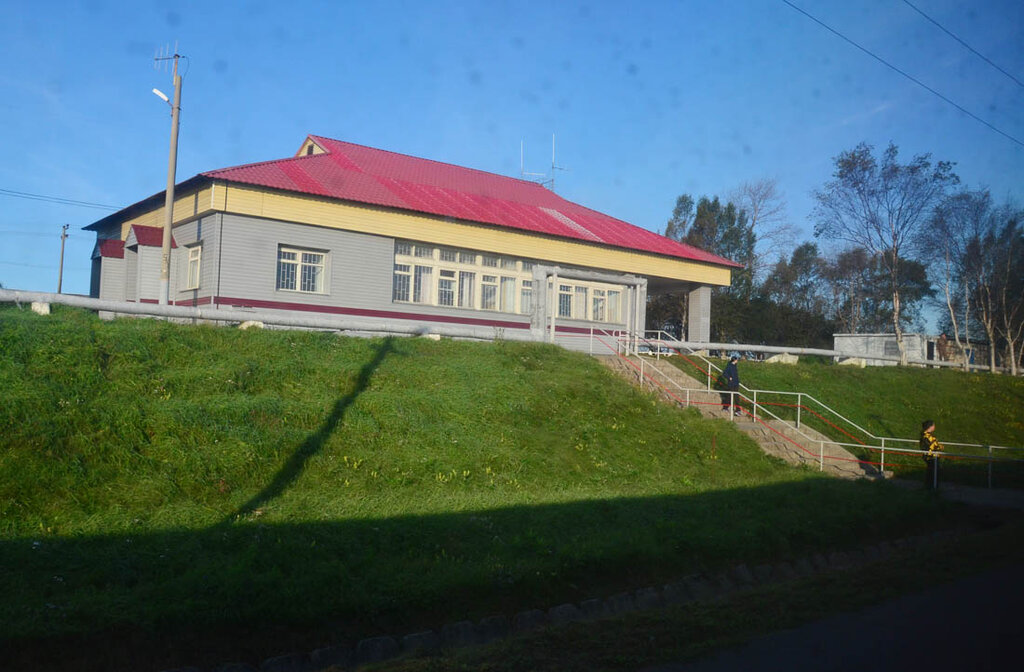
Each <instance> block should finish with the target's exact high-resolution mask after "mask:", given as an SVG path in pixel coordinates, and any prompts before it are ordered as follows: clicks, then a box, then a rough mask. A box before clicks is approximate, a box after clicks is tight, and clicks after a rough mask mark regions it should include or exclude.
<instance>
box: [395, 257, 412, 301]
mask: <svg viewBox="0 0 1024 672" xmlns="http://www.w3.org/2000/svg"><path fill="white" fill-rule="evenodd" d="M411 287H412V268H411V267H410V266H409V264H395V278H394V282H393V283H392V285H391V300H392V301H403V302H405V301H408V300H409V292H410V291H411Z"/></svg>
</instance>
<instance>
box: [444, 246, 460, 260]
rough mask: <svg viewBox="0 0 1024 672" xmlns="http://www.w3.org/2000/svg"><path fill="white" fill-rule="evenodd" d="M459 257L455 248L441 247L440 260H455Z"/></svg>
mask: <svg viewBox="0 0 1024 672" xmlns="http://www.w3.org/2000/svg"><path fill="white" fill-rule="evenodd" d="M458 258H459V253H458V252H456V251H455V250H449V249H448V248H444V247H442V248H441V261H456V260H457V259H458Z"/></svg>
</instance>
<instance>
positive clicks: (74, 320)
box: [0, 308, 947, 669]
mask: <svg viewBox="0 0 1024 672" xmlns="http://www.w3.org/2000/svg"><path fill="white" fill-rule="evenodd" d="M0 387H2V389H3V390H4V396H3V401H2V404H0V437H2V444H0V473H2V474H3V479H2V480H0V568H4V569H3V571H0V594H2V595H3V596H4V599H3V600H2V601H0V633H4V634H3V635H2V636H0V641H5V642H6V643H7V644H8V645H9V646H11V647H13V648H12V650H18V651H23V652H27V653H24V656H28V657H32V656H36V657H38V656H44V655H46V654H47V652H50V651H55V650H60V648H61V647H64V646H73V647H81V648H82V649H83V651H85V650H86V649H87V650H88V651H90V652H92V653H90V655H94V656H99V657H100V658H102V660H101V662H97V663H96V666H95V667H96V669H120V668H124V669H132V665H131V663H132V662H133V661H135V660H137V657H138V656H140V655H143V654H144V655H146V656H149V657H151V658H152V659H153V660H154V661H156V660H159V661H160V664H161V665H163V666H164V667H174V666H176V665H184V664H203V663H204V662H210V663H215V662H222V661H223V660H227V659H232V658H234V659H239V658H242V659H256V658H258V657H259V656H260V655H264V656H266V655H271V654H274V653H278V652H280V651H281V650H285V648H286V647H288V646H295V647H296V648H304V649H307V650H308V649H311V648H314V647H315V646H317V645H323V644H325V643H329V642H331V641H337V640H339V639H342V640H345V639H347V638H351V637H357V636H368V635H373V634H375V633H378V632H381V631H384V632H411V631H414V630H415V629H416V628H417V627H421V626H423V625H424V624H427V623H429V624H436V622H437V620H442V621H444V620H457V619H460V618H473V617H480V616H482V615H486V614H489V613H495V612H505V613H507V612H511V611H514V610H515V609H520V608H528V607H532V606H543V605H551V604H557V603H559V602H561V601H567V600H572V599H579V598H580V597H581V596H582V597H586V596H593V595H595V594H610V593H611V592H614V591H616V590H621V589H624V588H628V587H630V586H634V587H636V586H643V585H651V584H652V583H656V582H658V581H662V580H666V579H668V578H671V577H678V576H682V575H685V574H687V573H688V572H692V571H696V570H700V569H702V568H707V567H715V566H720V565H722V564H725V563H731V562H750V563H756V562H760V561H765V560H769V559H773V558H780V557H790V556H791V555H792V554H794V553H804V552H809V551H813V550H814V549H822V548H835V547H844V546H850V545H855V544H857V543H860V542H863V541H866V540H870V539H879V538H886V537H892V536H896V535H900V534H905V533H907V532H909V531H915V530H920V529H921V528H922V527H924V528H927V527H930V526H932V525H934V524H939V519H937V518H936V516H935V515H934V514H935V513H936V512H937V511H938V510H939V509H941V508H942V507H943V505H942V504H941V503H939V502H936V501H934V500H932V499H930V498H927V497H924V496H922V494H921V493H916V492H908V491H905V490H902V489H899V488H892V487H889V486H888V485H887V484H867V483H846V482H837V481H834V480H832V479H828V478H823V477H821V476H820V475H819V474H817V473H816V472H814V471H807V470H797V469H793V468H790V467H786V466H785V465H782V464H781V463H779V462H778V461H776V460H773V459H771V458H769V457H766V456H765V455H763V454H762V453H761V452H760V451H759V450H758V449H757V448H756V446H755V445H754V444H753V443H752V442H751V441H749V440H748V439H746V438H745V437H743V436H742V435H740V434H739V433H738V432H736V431H735V430H734V428H733V427H731V426H730V425H729V423H727V422H724V421H709V420H704V419H701V418H700V417H699V416H698V414H697V413H696V412H695V411H689V412H686V411H679V410H678V409H675V408H673V407H671V406H668V405H666V404H663V403H661V402H659V401H657V400H656V399H655V398H654V397H652V396H650V395H648V394H646V393H643V392H641V391H638V390H636V389H634V388H633V387H631V386H630V385H629V384H627V383H626V382H624V381H620V380H619V379H617V378H616V377H615V376H614V375H613V374H612V373H611V372H609V371H607V370H605V368H604V367H602V366H601V365H600V364H598V363H597V362H595V361H592V360H591V359H589V358H587V357H586V356H583V355H580V354H576V353H570V352H566V351H564V350H561V349H559V348H556V347H551V346H544V345H531V344H520V343H508V342H504V343H503V342H499V343H493V344H490V343H487V344H482V343H462V342H453V341H449V340H444V341H431V340H425V339H377V340H366V339H353V338H344V337H339V336H337V335H334V334H329V333H316V332H294V331H252V330H250V331H239V330H235V329H229V328H214V327H203V326H180V325H173V324H167V323H164V322H159V321H155V320H119V321H115V322H110V323H107V322H101V321H99V320H97V319H96V318H95V317H93V316H91V315H89V314H87V313H84V312H80V311H67V310H59V311H57V313H56V314H55V315H52V316H49V317H40V316H36V315H33V314H31V313H29V312H28V311H22V310H17V309H13V308H8V309H0ZM942 522H947V521H942ZM69 638H70V639H69ZM111 642H116V643H117V646H106V645H105V644H109V643H111ZM118 652H121V653H118ZM83 655H84V654H83ZM118 656H120V657H118ZM204 657H205V660H204ZM35 659H36V658H33V660H35ZM154 665H156V663H154ZM82 669H86V668H85V667H83V668H82Z"/></svg>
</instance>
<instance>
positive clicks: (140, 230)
mask: <svg viewBox="0 0 1024 672" xmlns="http://www.w3.org/2000/svg"><path fill="white" fill-rule="evenodd" d="M132 231H134V232H135V240H136V242H138V244H139V245H142V246H143V247H163V244H164V230H163V229H162V228H160V227H159V226H142V225H141V224H133V225H132ZM177 246H178V243H177V242H176V241H175V240H174V236H171V247H177Z"/></svg>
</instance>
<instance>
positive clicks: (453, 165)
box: [308, 134, 566, 201]
mask: <svg viewBox="0 0 1024 672" xmlns="http://www.w3.org/2000/svg"><path fill="white" fill-rule="evenodd" d="M308 137H310V138H313V139H314V140H327V141H329V142H337V143H339V144H342V145H351V146H353V147H360V148H362V149H368V150H370V151H373V152H384V153H385V154H392V155H394V156H401V157H403V158H406V159H413V160H415V161H426V162H427V163H433V164H437V165H439V166H448V167H449V168H457V169H459V170H468V171H472V172H474V173H482V174H484V175H493V176H494V177H500V178H502V179H505V180H514V181H516V182H522V183H523V184H530V185H533V186H535V187H539V188H540V189H544V186H543V185H541V184H538V183H536V182H534V181H533V180H526V179H523V178H521V177H512V176H511V175H502V174H501V173H495V172H493V171H490V170H482V169H480V168H470V167H469V166H460V165H459V164H457V163H448V162H447V161H438V160H437V159H428V158H426V157H423V156H413V155H412V154H403V153H401V152H396V151H393V150H390V149H381V148H380V147H370V146H369V145H361V144H359V143H358V142H349V141H347V140H338V139H336V138H328V137H327V136H325V135H313V134H310V135H309V136H308ZM325 151H326V150H325ZM328 153H330V152H328ZM313 156H318V155H317V154H314V155H313ZM547 191H548V192H549V193H551V194H553V195H555V196H558V194H556V193H555V192H553V191H551V190H550V189H549V190H547ZM558 198H561V199H562V200H563V201H564V200H566V199H564V198H562V197H561V196H558Z"/></svg>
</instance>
